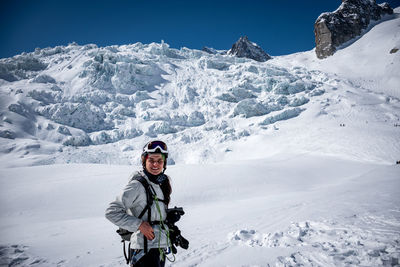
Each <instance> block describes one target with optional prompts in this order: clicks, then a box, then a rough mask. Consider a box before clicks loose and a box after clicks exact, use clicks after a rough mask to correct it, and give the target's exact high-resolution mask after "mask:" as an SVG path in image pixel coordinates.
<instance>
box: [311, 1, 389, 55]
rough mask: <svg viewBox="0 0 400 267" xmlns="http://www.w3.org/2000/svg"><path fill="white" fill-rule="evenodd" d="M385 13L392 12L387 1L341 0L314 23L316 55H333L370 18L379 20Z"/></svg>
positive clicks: (355, 35)
mask: <svg viewBox="0 0 400 267" xmlns="http://www.w3.org/2000/svg"><path fill="white" fill-rule="evenodd" d="M385 14H393V9H392V8H391V7H390V6H389V4H388V3H383V4H380V5H378V4H376V2H375V0H342V4H341V5H340V7H339V8H338V9H337V10H336V11H334V12H330V13H323V14H321V15H320V16H319V17H318V19H317V21H316V22H315V24H314V33H315V43H316V48H315V52H316V54H317V57H318V58H320V59H322V58H326V57H328V56H330V55H333V54H334V53H335V51H336V48H337V47H338V46H340V45H341V44H343V43H345V42H347V41H349V40H351V39H353V38H354V37H357V36H359V35H360V34H361V32H362V30H364V29H366V28H367V27H368V25H369V23H370V22H371V20H379V19H381V18H382V16H383V15H385Z"/></svg>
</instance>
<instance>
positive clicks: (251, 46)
mask: <svg viewBox="0 0 400 267" xmlns="http://www.w3.org/2000/svg"><path fill="white" fill-rule="evenodd" d="M228 55H233V56H237V57H245V58H250V59H254V60H256V61H259V62H264V61H267V60H269V59H271V56H270V55H268V54H267V53H266V52H265V51H264V50H263V49H262V48H261V47H260V46H258V45H257V44H256V43H253V42H251V41H249V39H248V38H247V36H242V37H240V39H239V40H238V41H237V42H236V43H234V44H233V45H232V48H231V49H230V50H229V51H228Z"/></svg>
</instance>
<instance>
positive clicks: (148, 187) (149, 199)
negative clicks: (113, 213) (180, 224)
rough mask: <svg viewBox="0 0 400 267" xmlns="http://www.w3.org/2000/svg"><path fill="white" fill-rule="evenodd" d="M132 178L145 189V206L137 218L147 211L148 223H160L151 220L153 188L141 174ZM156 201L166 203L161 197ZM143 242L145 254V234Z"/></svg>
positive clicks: (146, 249)
mask: <svg viewBox="0 0 400 267" xmlns="http://www.w3.org/2000/svg"><path fill="white" fill-rule="evenodd" d="M133 179H135V180H138V181H139V182H140V183H141V184H142V185H143V187H144V189H145V191H146V199H147V204H146V207H145V208H144V209H143V210H142V212H141V213H140V214H139V217H138V218H139V219H141V218H142V217H143V216H144V214H145V213H146V211H147V221H148V223H149V224H150V225H154V224H160V222H159V221H154V222H152V221H151V206H152V205H153V200H154V196H155V195H156V192H155V191H154V188H153V187H152V186H151V185H150V184H149V183H148V182H147V180H146V179H145V178H144V177H142V176H139V175H138V176H135V177H134V178H133ZM158 201H161V202H164V203H166V201H165V200H163V199H159V200H158ZM143 239H144V242H143V246H144V253H146V254H147V252H148V248H147V238H146V237H145V236H143Z"/></svg>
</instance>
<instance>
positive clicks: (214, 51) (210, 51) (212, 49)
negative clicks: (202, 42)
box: [201, 46, 218, 55]
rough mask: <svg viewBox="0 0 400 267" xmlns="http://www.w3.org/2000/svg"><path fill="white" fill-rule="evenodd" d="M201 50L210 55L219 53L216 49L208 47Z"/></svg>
mask: <svg viewBox="0 0 400 267" xmlns="http://www.w3.org/2000/svg"><path fill="white" fill-rule="evenodd" d="M201 50H202V51H204V52H207V53H209V54H213V55H215V54H217V53H218V51H217V50H215V49H214V48H210V47H207V46H205V47H203V49H201Z"/></svg>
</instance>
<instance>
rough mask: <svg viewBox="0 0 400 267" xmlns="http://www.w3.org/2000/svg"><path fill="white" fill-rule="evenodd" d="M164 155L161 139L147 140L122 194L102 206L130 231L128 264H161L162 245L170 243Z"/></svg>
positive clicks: (166, 246)
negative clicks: (105, 205)
mask: <svg viewBox="0 0 400 267" xmlns="http://www.w3.org/2000/svg"><path fill="white" fill-rule="evenodd" d="M167 158H168V148H167V145H166V144H165V143H164V142H162V141H159V140H156V141H151V142H149V143H147V144H146V145H145V146H144V147H143V152H142V156H141V159H142V166H143V170H142V171H138V172H136V173H134V174H133V175H132V177H131V179H130V181H129V183H128V185H127V186H126V187H125V188H124V190H123V192H122V194H121V195H120V196H119V197H117V199H116V200H115V201H113V202H111V203H110V205H109V207H108V208H107V210H106V218H107V219H108V220H110V221H111V222H112V223H114V224H115V225H117V226H119V227H120V228H122V229H124V230H127V231H129V234H131V236H130V248H131V249H130V250H129V255H128V256H126V258H127V262H129V263H130V265H131V266H154V267H159V266H164V265H165V253H166V249H167V248H168V247H171V241H170V239H169V229H168V227H167V226H166V225H165V223H164V220H165V219H166V217H167V207H168V203H169V201H170V194H171V184H170V181H169V177H168V176H167V175H165V174H164V171H165V169H166V167H167ZM149 191H150V192H151V194H152V195H151V196H149V194H148V192H149ZM150 198H151V200H150ZM130 232H131V233H130Z"/></svg>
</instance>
